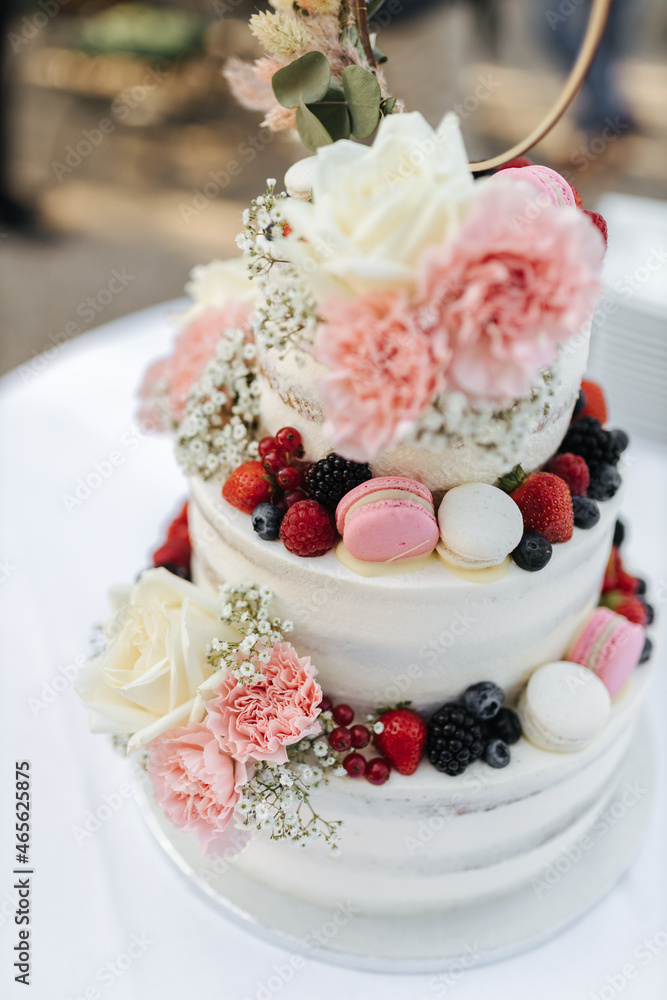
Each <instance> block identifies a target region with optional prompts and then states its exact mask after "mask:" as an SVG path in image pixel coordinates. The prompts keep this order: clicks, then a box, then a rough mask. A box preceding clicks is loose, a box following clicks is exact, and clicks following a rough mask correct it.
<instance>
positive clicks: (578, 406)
mask: <svg viewBox="0 0 667 1000" xmlns="http://www.w3.org/2000/svg"><path fill="white" fill-rule="evenodd" d="M585 405H586V393H585V392H584V390H583V389H580V390H579V395H578V396H577V402H576V403H575V404H574V410H573V411H572V419H573V420H574V419H575V417H578V416H579V414H580V413H581V411H582V410H583V408H584V407H585Z"/></svg>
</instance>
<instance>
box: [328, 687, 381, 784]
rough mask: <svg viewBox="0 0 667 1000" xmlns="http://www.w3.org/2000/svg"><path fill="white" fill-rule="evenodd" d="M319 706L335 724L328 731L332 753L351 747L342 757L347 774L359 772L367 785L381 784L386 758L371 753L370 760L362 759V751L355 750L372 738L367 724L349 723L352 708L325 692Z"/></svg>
mask: <svg viewBox="0 0 667 1000" xmlns="http://www.w3.org/2000/svg"><path fill="white" fill-rule="evenodd" d="M320 707H321V709H322V711H323V712H331V717H332V719H333V721H334V723H335V727H334V728H333V729H331V730H330V731H329V733H328V740H329V746H330V747H331V749H332V750H334V751H335V752H336V753H345V752H346V751H347V750H351V751H352V752H351V753H348V754H347V756H346V757H343V760H342V765H343V767H344V768H345V770H346V771H347V773H348V775H349V776H350V777H351V778H360V777H361V776H362V775H363V776H364V777H365V779H366V781H369V782H370V783H371V785H384V783H385V781H387V780H388V779H389V773H390V771H391V765H390V764H389V762H388V761H387V760H385V759H384V757H372V758H371V760H366V758H365V757H364V756H363V754H360V753H359V752H358V751H359V750H363V749H364V747H367V746H369V744H370V742H371V740H372V738H373V734H372V733H371V730H370V729H369V728H368V726H363V725H359V724H357V725H351V723H353V722H354V709H353V708H352V707H351V706H350V705H347V704H345V703H344V702H341V703H340V704H338V705H334V703H333V702H332V700H331V698H328V697H327V696H326V695H325V696H324V698H322V701H321V703H320Z"/></svg>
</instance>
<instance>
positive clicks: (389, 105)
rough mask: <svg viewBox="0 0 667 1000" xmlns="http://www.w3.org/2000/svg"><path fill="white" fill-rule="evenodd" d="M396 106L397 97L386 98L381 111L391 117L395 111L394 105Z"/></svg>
mask: <svg viewBox="0 0 667 1000" xmlns="http://www.w3.org/2000/svg"><path fill="white" fill-rule="evenodd" d="M395 104H396V98H395V97H385V99H384V101H382V103H381V104H380V111H381V112H382V114H383V115H390V114H391V113H392V111H393V110H394V105H395Z"/></svg>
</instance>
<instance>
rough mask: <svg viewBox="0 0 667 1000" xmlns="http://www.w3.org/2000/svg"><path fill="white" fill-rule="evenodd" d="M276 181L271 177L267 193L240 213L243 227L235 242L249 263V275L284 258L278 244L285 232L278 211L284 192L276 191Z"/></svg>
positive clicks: (269, 268) (266, 269)
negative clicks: (278, 192) (277, 192)
mask: <svg viewBox="0 0 667 1000" xmlns="http://www.w3.org/2000/svg"><path fill="white" fill-rule="evenodd" d="M275 187H276V182H275V180H274V179H273V178H272V177H270V178H269V179H268V180H267V182H266V188H267V190H266V194H262V195H260V196H259V197H258V198H255V199H254V200H253V201H252V202H251V203H250V208H246V209H245V211H244V212H243V216H242V219H243V230H242V231H241V232H240V233H239V234H238V236H237V237H236V245H237V246H238V248H239V250H241V251H242V253H243V256H244V257H245V259H246V261H247V262H248V268H249V270H250V276H251V277H256V276H257V275H261V274H266V273H267V272H268V271H270V270H271V268H272V267H273V265H274V264H276V263H278V262H281V261H282V263H285V264H286V263H287V261H286V260H283V258H282V255H281V250H280V243H281V240H282V239H283V237H284V235H285V227H286V225H287V224H286V222H285V219H284V217H283V214H282V211H281V205H282V202H284V200H285V198H286V197H287V195H286V194H285V192H284V191H283V192H282V194H276V193H275Z"/></svg>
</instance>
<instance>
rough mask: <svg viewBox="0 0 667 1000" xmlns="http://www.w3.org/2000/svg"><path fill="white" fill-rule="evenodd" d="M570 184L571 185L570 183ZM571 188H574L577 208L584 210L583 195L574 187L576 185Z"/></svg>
mask: <svg viewBox="0 0 667 1000" xmlns="http://www.w3.org/2000/svg"><path fill="white" fill-rule="evenodd" d="M568 184H569V181H568ZM570 187H571V188H572V194H573V195H574V203H575V205H576V206H577V208H583V206H584V203H583V201H582V200H581V195H580V194H579V192H578V191H577V189H576V187H575V186H574V184H570Z"/></svg>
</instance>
